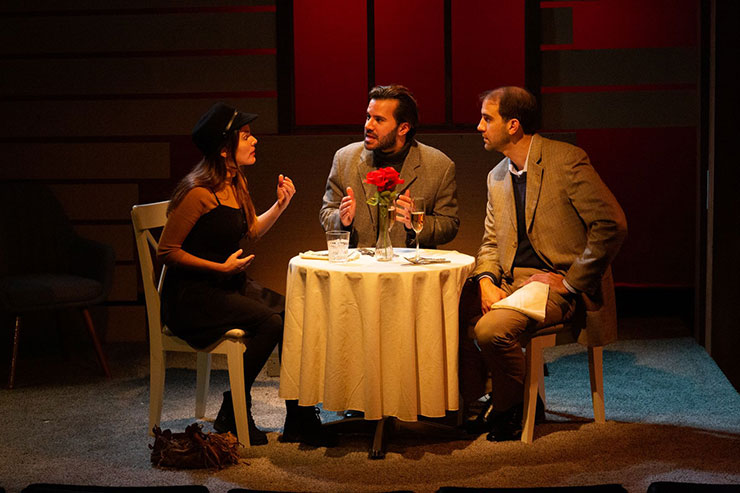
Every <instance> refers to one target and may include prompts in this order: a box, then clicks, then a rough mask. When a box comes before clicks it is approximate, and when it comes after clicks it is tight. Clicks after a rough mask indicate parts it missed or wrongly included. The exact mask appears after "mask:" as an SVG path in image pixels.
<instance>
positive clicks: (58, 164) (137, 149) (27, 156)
mask: <svg viewBox="0 0 740 493" xmlns="http://www.w3.org/2000/svg"><path fill="white" fill-rule="evenodd" d="M3 154H4V156H3V160H4V163H3V166H0V179H6V180H14V179H15V180H20V179H34V180H90V179H99V180H100V179H117V180H122V179H127V180H137V179H139V180H140V179H167V178H169V176H170V162H169V156H170V144H169V143H166V142H164V143H162V142H156V143H138V142H134V143H117V142H106V143H95V142H83V143H58V144H57V143H55V144H49V143H44V142H34V143H32V144H30V143H27V142H26V143H10V144H4V145H3Z"/></svg>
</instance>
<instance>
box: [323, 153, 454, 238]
mask: <svg viewBox="0 0 740 493" xmlns="http://www.w3.org/2000/svg"><path fill="white" fill-rule="evenodd" d="M374 169H375V167H374V166H373V153H372V151H368V150H367V149H365V147H364V145H363V143H362V142H355V143H353V144H350V145H348V146H345V147H342V148H341V149H339V150H338V151H337V152H336V153H335V154H334V162H333V163H332V167H331V171H330V172H329V178H328V179H327V181H326V192H325V193H324V203H323V205H322V207H321V211H320V212H319V220H320V221H321V225H322V226H323V227H324V230H325V231H330V230H342V229H344V230H350V231H351V233H350V246H353V247H355V246H361V247H364V246H370V247H373V246H375V242H376V237H377V235H376V231H377V220H378V218H377V216H378V213H377V207H375V206H371V205H369V204H368V203H367V200H368V199H369V198H370V197H372V196H373V195H374V194H375V190H376V188H375V185H371V184H369V183H365V181H364V180H365V176H366V175H367V173H368V172H369V171H373V170H374ZM401 179H402V180H404V183H403V184H402V185H398V186H397V187H396V191H398V192H399V193H404V192H405V191H406V190H410V191H411V197H418V196H422V197H424V203H425V208H426V217H425V219H424V229H423V230H422V231H421V233H420V234H419V243H420V245H421V246H422V247H424V248H435V247H436V246H437V245H441V244H443V243H448V242H450V241H452V239H453V238H455V235H456V234H457V230H458V228H459V226H460V219H459V218H458V217H457V185H456V183H455V163H453V162H452V160H450V158H448V157H447V156H446V155H445V154H444V153H443V152H441V151H439V150H437V149H435V148H433V147H430V146H428V145H424V144H422V143H421V142H418V141H414V142H413V143H412V145H411V148H410V149H409V153H408V155H407V156H406V160H405V161H404V162H403V168H402V169H401ZM347 187H352V190H353V191H354V193H355V201H356V210H355V219H354V222H353V223H352V226H351V228H346V227H343V226H342V222H341V220H340V219H339V203H340V202H341V200H342V197H344V196H345V195H346V189H347ZM391 241H392V243H393V246H395V247H410V246H413V245H414V241H415V240H414V233H413V231H411V232H410V233H408V232H406V230H405V228H404V227H403V224H401V223H397V224H395V225H394V226H393V229H392V230H391Z"/></svg>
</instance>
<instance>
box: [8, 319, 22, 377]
mask: <svg viewBox="0 0 740 493" xmlns="http://www.w3.org/2000/svg"><path fill="white" fill-rule="evenodd" d="M20 332H21V316H20V315H17V316H16V317H15V329H14V330H13V351H12V353H11V356H10V374H8V388H9V389H12V388H13V385H15V363H16V361H17V360H18V339H19V336H20Z"/></svg>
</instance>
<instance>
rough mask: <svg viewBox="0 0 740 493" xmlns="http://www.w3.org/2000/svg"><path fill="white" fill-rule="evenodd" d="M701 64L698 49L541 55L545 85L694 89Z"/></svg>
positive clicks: (626, 50)
mask: <svg viewBox="0 0 740 493" xmlns="http://www.w3.org/2000/svg"><path fill="white" fill-rule="evenodd" d="M545 10H547V9H545ZM698 63H699V53H698V50H697V48H696V47H667V48H643V49H621V50H615V49H604V50H557V51H556V50H549V51H544V52H542V85H543V86H545V87H548V86H579V87H582V86H635V85H645V84H665V85H670V86H675V85H678V84H682V85H689V87H692V86H694V85H695V84H696V67H697V65H698Z"/></svg>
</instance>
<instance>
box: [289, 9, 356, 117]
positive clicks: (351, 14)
mask: <svg viewBox="0 0 740 493" xmlns="http://www.w3.org/2000/svg"><path fill="white" fill-rule="evenodd" d="M293 36H294V48H295V62H294V63H295V79H294V80H295V123H296V125H335V124H355V123H356V124H357V125H362V123H363V121H364V115H365V108H367V7H366V5H365V2H356V1H353V2H346V1H343V0H311V1H308V0H303V1H299V2H294V3H293Z"/></svg>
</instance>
